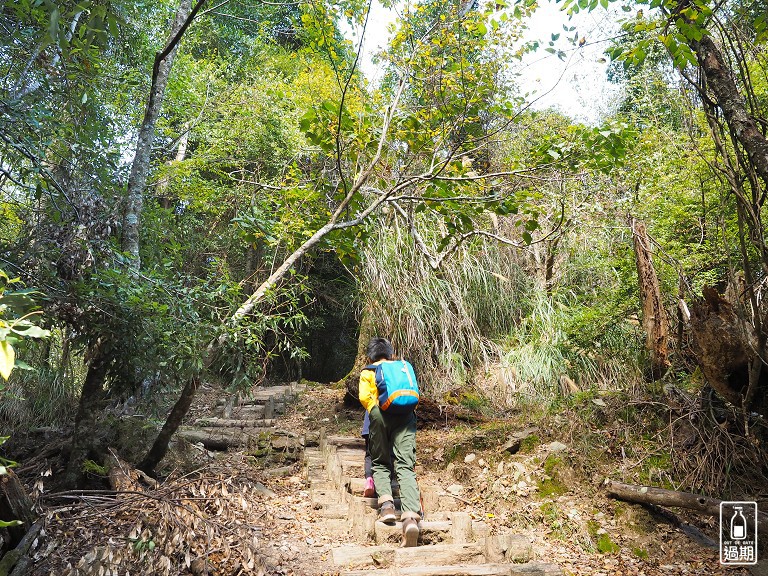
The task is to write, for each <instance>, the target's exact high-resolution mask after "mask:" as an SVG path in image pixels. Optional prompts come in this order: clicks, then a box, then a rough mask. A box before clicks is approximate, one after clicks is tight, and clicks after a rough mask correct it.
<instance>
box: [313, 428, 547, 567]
mask: <svg viewBox="0 0 768 576" xmlns="http://www.w3.org/2000/svg"><path fill="white" fill-rule="evenodd" d="M310 444H314V445H313V446H310ZM364 457H365V444H364V442H363V440H362V439H360V438H350V437H346V436H326V435H325V433H324V432H322V431H321V433H320V435H319V438H318V440H317V441H316V442H305V449H304V477H305V480H306V482H307V484H308V487H309V493H310V498H311V502H312V507H313V508H314V509H315V510H316V511H317V515H318V522H324V523H326V526H325V528H327V529H329V530H333V531H335V532H345V531H346V532H347V533H350V532H351V533H352V534H353V536H354V539H355V540H357V542H358V543H357V544H345V545H341V546H338V547H336V548H334V549H333V553H332V555H333V563H334V565H335V566H337V567H338V569H339V570H340V572H339V573H340V575H342V576H363V575H369V574H374V573H375V574H379V575H382V576H384V575H387V576H496V575H498V576H501V575H504V576H517V575H520V576H522V575H527V576H559V575H560V574H561V571H560V569H559V568H558V567H557V566H556V565H554V564H548V563H543V562H537V561H535V560H534V558H535V550H534V549H533V544H532V542H531V540H530V539H529V538H528V537H526V536H523V535H519V534H512V533H503V534H492V533H491V531H490V529H489V527H488V525H487V524H486V523H485V522H483V521H481V520H474V519H473V518H472V517H471V515H470V514H469V513H468V512H466V511H463V510H461V509H457V508H458V507H459V506H460V504H461V503H460V502H458V501H457V500H456V499H455V498H453V497H451V496H450V495H446V494H443V493H442V492H441V490H440V489H439V488H438V487H436V486H429V485H423V484H420V489H421V493H422V502H423V505H424V509H425V517H424V519H423V520H422V522H421V523H420V528H421V535H420V538H419V546H417V547H414V548H402V547H400V542H401V538H402V524H401V522H399V521H398V522H397V523H395V524H394V525H387V524H384V523H382V522H378V521H377V515H378V513H377V510H376V507H377V502H376V499H375V498H363V497H362V496H360V494H362V491H363V483H364V480H363V460H364ZM397 504H398V502H397V501H396V505H397Z"/></svg>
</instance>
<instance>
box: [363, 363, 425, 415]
mask: <svg viewBox="0 0 768 576" xmlns="http://www.w3.org/2000/svg"><path fill="white" fill-rule="evenodd" d="M365 369H366V370H373V371H375V373H376V388H377V389H378V391H379V409H381V410H383V411H384V412H387V413H389V414H406V413H408V412H411V411H413V409H414V408H416V405H417V404H418V403H419V384H418V383H417V382H416V374H415V373H414V371H413V366H411V363H410V362H408V361H407V360H385V361H384V362H382V363H381V364H371V365H369V366H366V367H365Z"/></svg>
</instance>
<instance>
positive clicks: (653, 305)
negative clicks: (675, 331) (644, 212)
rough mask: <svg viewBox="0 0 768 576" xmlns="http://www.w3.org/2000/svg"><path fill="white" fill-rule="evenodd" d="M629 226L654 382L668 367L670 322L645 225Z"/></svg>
mask: <svg viewBox="0 0 768 576" xmlns="http://www.w3.org/2000/svg"><path fill="white" fill-rule="evenodd" d="M630 225H631V228H632V240H633V244H634V247H635V261H636V265H637V279H638V285H639V288H640V304H641V306H642V310H643V329H644V330H645V346H646V349H647V350H648V354H649V356H650V360H651V376H652V378H653V379H654V380H657V379H658V378H661V376H663V375H664V373H665V372H666V371H667V368H669V349H668V345H669V322H668V320H667V315H666V312H665V310H664V303H663V302H662V299H661V288H660V287H659V278H658V276H656V269H655V268H654V267H653V262H652V261H651V246H650V245H651V241H650V238H649V237H648V232H647V231H646V229H645V224H643V223H642V222H638V221H637V220H635V219H632V221H631V223H630Z"/></svg>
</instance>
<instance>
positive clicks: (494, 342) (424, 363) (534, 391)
mask: <svg viewBox="0 0 768 576" xmlns="http://www.w3.org/2000/svg"><path fill="white" fill-rule="evenodd" d="M438 235H439V230H434V229H433V230H432V234H431V237H430V235H429V233H427V234H425V236H427V238H426V241H427V242H428V243H430V242H431V246H430V247H431V248H432V249H433V250H434V249H435V245H436V244H437V236H438ZM563 244H564V245H567V239H566V241H564V242H563ZM576 252H577V254H576V255H575V256H574V257H573V258H566V257H564V258H563V259H562V262H561V278H562V277H566V278H567V277H568V274H567V270H568V268H569V267H577V266H582V265H584V262H583V261H582V257H581V256H579V255H578V251H576ZM568 253H569V252H568V251H567V248H565V247H564V249H563V254H564V255H565V254H568ZM589 258H592V259H594V256H589ZM571 260H572V261H571ZM530 262H531V258H528V257H526V255H525V254H523V253H522V250H521V249H517V248H513V247H510V246H506V245H503V244H498V243H495V242H492V241H483V240H477V241H475V242H473V243H468V244H467V245H465V246H463V247H462V248H461V249H459V250H458V251H457V252H456V254H454V256H453V257H452V258H451V259H450V260H448V261H447V262H445V263H444V264H443V265H442V267H441V268H440V269H439V270H438V271H434V270H432V269H431V268H430V267H429V265H428V263H427V261H426V259H425V258H424V257H423V255H422V254H421V253H420V252H419V251H418V250H417V249H416V248H415V247H414V246H413V244H412V240H411V239H410V236H409V235H408V234H407V233H405V232H404V231H403V230H401V229H399V228H398V227H397V224H396V222H389V223H388V225H387V226H380V227H379V228H377V230H376V231H375V232H374V233H373V235H372V237H371V239H370V245H369V247H368V250H367V252H366V259H365V261H364V264H363V273H362V278H361V297H362V300H363V322H362V325H361V340H362V341H363V342H365V341H367V338H368V337H369V336H371V335H374V334H376V335H382V336H386V337H389V338H391V339H392V341H393V343H394V345H395V348H396V350H397V351H398V352H399V353H400V354H402V355H403V356H405V357H407V358H409V359H410V360H411V361H413V362H414V365H415V366H416V368H417V371H418V372H419V376H420V380H421V381H422V383H423V384H424V387H425V391H426V392H427V394H429V395H430V396H432V397H433V398H437V399H439V398H440V397H441V396H442V395H443V394H444V393H445V392H447V391H448V390H450V389H452V388H454V387H458V386H462V385H465V384H472V385H474V386H475V387H476V388H479V389H480V391H481V392H482V393H483V394H484V395H485V396H487V397H488V398H489V399H490V400H491V402H492V405H493V406H494V407H496V408H500V409H501V408H509V407H511V406H515V405H519V404H530V403H546V402H547V401H550V400H553V399H555V398H557V397H558V396H559V395H560V393H561V391H562V390H563V382H566V383H567V382H569V381H573V382H575V383H576V385H577V386H578V387H579V388H580V389H582V390H586V389H594V388H597V389H613V388H622V387H626V386H628V385H631V383H634V382H637V381H639V380H640V370H639V368H638V366H640V364H641V359H640V357H641V355H642V337H641V335H640V334H639V333H638V330H637V327H636V326H633V325H631V324H630V323H628V322H627V321H626V319H625V318H624V317H623V316H625V315H626V311H625V310H623V309H620V308H618V307H616V306H615V305H614V304H613V296H612V291H615V290H616V288H615V286H614V285H612V284H610V283H609V282H607V281H604V280H605V278H608V276H607V274H606V273H605V272H604V271H603V270H599V269H598V268H599V267H600V266H601V267H603V268H610V265H609V263H607V262H606V261H600V260H599V259H598V263H599V265H600V266H597V265H596V264H595V263H594V262H593V263H592V266H591V268H592V274H588V275H586V276H585V277H583V280H584V282H585V285H584V286H563V285H560V286H559V288H560V290H559V291H558V290H554V291H549V292H548V291H547V290H545V288H544V286H542V282H541V281H540V280H539V281H537V280H536V278H537V277H538V276H537V274H536V270H535V269H533V267H532V265H531V264H530ZM596 282H597V284H595V283H596ZM614 284H616V286H619V287H621V289H622V290H625V289H626V287H625V285H624V284H623V283H622V282H621V281H617V282H614ZM558 294H560V295H558ZM563 294H566V295H567V297H565V296H563ZM577 294H581V296H577Z"/></svg>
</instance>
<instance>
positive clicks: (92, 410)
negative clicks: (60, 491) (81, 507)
mask: <svg viewBox="0 0 768 576" xmlns="http://www.w3.org/2000/svg"><path fill="white" fill-rule="evenodd" d="M106 376H107V360H106V358H105V357H104V354H103V353H102V351H101V349H100V346H99V345H97V346H96V347H95V349H94V351H93V354H92V358H91V362H90V363H89V365H88V373H87V374H86V376H85V382H84V383H83V390H82V392H81V393H80V405H79V406H78V409H77V415H76V416H75V428H74V431H73V433H72V452H71V453H70V455H69V462H68V464H67V470H66V472H65V473H64V483H65V484H66V485H67V486H70V487H73V488H74V487H77V486H79V484H80V483H81V481H82V479H83V462H84V461H85V459H86V458H87V457H88V454H89V452H90V450H91V447H92V445H93V442H92V441H93V439H94V438H95V437H96V436H97V428H98V427H97V425H96V420H97V418H98V415H99V413H100V412H101V404H102V399H103V397H104V380H105V379H106Z"/></svg>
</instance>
